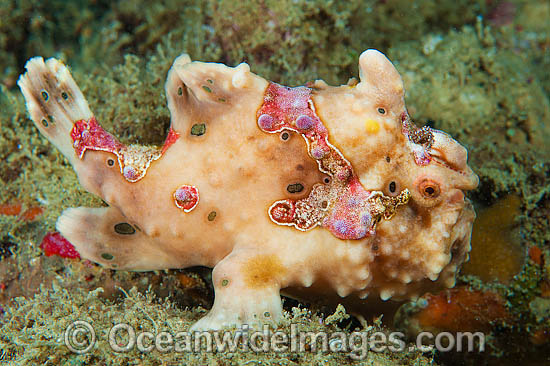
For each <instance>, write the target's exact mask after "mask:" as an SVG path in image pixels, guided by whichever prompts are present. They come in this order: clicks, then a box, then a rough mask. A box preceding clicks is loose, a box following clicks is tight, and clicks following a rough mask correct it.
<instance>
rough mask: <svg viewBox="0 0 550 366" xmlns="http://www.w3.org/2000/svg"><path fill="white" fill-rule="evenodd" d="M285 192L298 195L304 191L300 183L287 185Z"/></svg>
mask: <svg viewBox="0 0 550 366" xmlns="http://www.w3.org/2000/svg"><path fill="white" fill-rule="evenodd" d="M286 190H287V191H288V192H289V193H300V192H302V191H303V190H304V186H303V185H302V184H301V183H294V184H289V185H288V186H287V187H286Z"/></svg>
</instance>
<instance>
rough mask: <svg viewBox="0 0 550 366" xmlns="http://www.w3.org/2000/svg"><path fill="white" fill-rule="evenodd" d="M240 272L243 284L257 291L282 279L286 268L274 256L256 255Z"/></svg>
mask: <svg viewBox="0 0 550 366" xmlns="http://www.w3.org/2000/svg"><path fill="white" fill-rule="evenodd" d="M242 272H243V275H244V281H245V284H246V285H247V286H248V287H250V288H255V289H257V288H262V287H267V286H269V285H272V284H273V280H274V279H276V278H282V277H283V275H284V273H285V272H286V268H285V267H284V266H283V265H282V263H281V260H280V259H279V257H277V256H276V255H274V254H270V255H257V256H255V257H253V258H251V259H249V260H248V261H247V262H246V263H245V265H244V266H243V268H242Z"/></svg>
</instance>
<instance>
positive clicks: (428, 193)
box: [418, 179, 441, 198]
mask: <svg viewBox="0 0 550 366" xmlns="http://www.w3.org/2000/svg"><path fill="white" fill-rule="evenodd" d="M418 191H419V192H420V194H421V195H422V196H423V197H424V198H436V197H439V195H440V194H441V188H440V187H439V183H437V182H435V181H433V180H431V179H424V180H423V181H422V182H420V184H419V185H418Z"/></svg>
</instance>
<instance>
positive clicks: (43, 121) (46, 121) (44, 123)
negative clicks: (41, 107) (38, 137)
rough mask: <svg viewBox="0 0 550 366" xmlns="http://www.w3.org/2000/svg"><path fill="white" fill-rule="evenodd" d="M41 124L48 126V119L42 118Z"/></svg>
mask: <svg viewBox="0 0 550 366" xmlns="http://www.w3.org/2000/svg"><path fill="white" fill-rule="evenodd" d="M41 122H42V126H44V127H48V120H47V119H46V118H42V121H41Z"/></svg>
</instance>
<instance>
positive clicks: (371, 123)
mask: <svg viewBox="0 0 550 366" xmlns="http://www.w3.org/2000/svg"><path fill="white" fill-rule="evenodd" d="M365 129H366V130H367V133H373V134H374V133H377V132H378V131H380V124H379V123H378V122H376V121H375V120H373V119H368V120H367V122H366V123H365Z"/></svg>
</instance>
